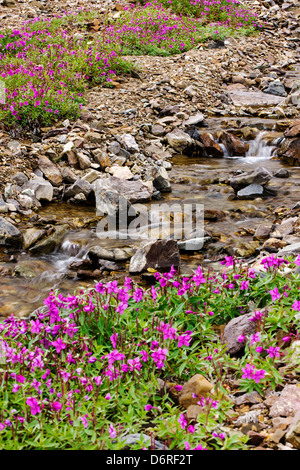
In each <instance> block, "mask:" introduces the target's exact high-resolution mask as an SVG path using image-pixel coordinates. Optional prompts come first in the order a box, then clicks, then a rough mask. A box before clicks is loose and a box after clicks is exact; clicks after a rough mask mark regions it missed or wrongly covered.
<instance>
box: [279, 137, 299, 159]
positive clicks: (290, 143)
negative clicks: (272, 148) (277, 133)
mask: <svg viewBox="0 0 300 470" xmlns="http://www.w3.org/2000/svg"><path fill="white" fill-rule="evenodd" d="M278 155H279V157H281V158H282V159H283V161H285V162H286V163H289V164H290V165H299V162H300V138H297V137H296V138H292V139H286V140H284V142H283V143H282V145H281V147H280V149H279V151H278Z"/></svg>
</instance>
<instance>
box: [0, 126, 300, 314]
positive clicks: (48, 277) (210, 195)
mask: <svg viewBox="0 0 300 470" xmlns="http://www.w3.org/2000/svg"><path fill="white" fill-rule="evenodd" d="M257 121H258V120H257V119H256V120H255V119H253V120H251V119H249V120H247V121H246V122H247V125H254V124H255V123H257ZM222 122H223V127H224V126H225V125H226V130H228V131H229V130H230V127H231V126H232V123H233V122H234V120H233V119H231V120H230V119H227V120H224V119H220V120H209V122H208V124H209V126H210V128H211V129H212V132H213V131H214V130H215V129H218V128H220V123H222ZM260 122H261V125H260V127H261V128H262V129H261V132H260V133H259V134H258V136H257V138H256V139H255V141H252V142H250V146H249V151H248V152H247V155H246V156H245V157H235V156H229V155H227V156H225V157H224V158H205V159H201V158H199V157H197V158H190V157H185V156H174V157H173V159H172V163H173V168H172V170H171V171H170V172H169V175H170V177H171V178H172V179H173V183H172V192H171V193H164V197H163V201H152V202H151V207H152V208H154V209H153V210H155V206H157V207H158V208H159V205H160V204H162V203H163V202H165V203H167V204H174V203H179V204H181V205H183V204H190V203H197V204H203V205H204V209H205V211H207V210H210V211H223V212H225V217H224V218H222V219H220V220H216V221H211V220H205V230H208V231H209V232H210V233H212V234H218V235H220V234H221V235H222V239H223V240H225V241H226V240H231V241H232V242H233V243H234V242H235V241H236V242H239V241H240V240H241V235H240V234H241V231H245V230H246V231H247V230H250V231H251V229H252V230H255V229H256V227H257V226H258V225H259V224H260V223H263V222H265V221H266V220H267V219H268V217H269V218H270V220H273V217H274V215H273V214H274V209H276V208H277V207H279V206H284V207H291V206H292V205H294V204H295V203H296V202H298V200H300V196H299V195H300V192H299V189H300V167H299V168H298V167H296V168H295V167H293V168H291V167H286V168H288V170H289V171H290V174H291V176H290V178H288V179H279V178H274V179H273V180H272V185H274V186H275V187H276V188H277V190H278V193H277V196H276V197H272V198H269V199H266V200H262V199H256V200H254V201H251V200H250V201H249V200H246V201H241V200H231V199H230V198H229V195H230V194H231V192H230V187H229V186H228V184H225V182H226V181H227V180H229V179H230V178H231V177H232V176H233V175H234V174H235V172H237V171H251V170H254V169H255V168H257V167H258V166H264V167H265V168H267V169H269V170H270V171H272V172H274V171H276V170H278V169H280V168H282V167H284V165H283V164H282V162H281V161H279V160H277V159H276V158H274V157H272V156H273V154H274V145H272V142H273V140H275V139H276V138H278V133H276V132H274V131H272V129H274V126H275V123H276V121H274V120H268V121H266V120H261V121H260ZM263 127H264V128H265V129H263ZM270 131H271V133H270ZM219 181H221V183H220V182H219ZM149 206H150V204H149ZM39 215H40V216H43V217H47V218H50V219H51V217H52V218H54V219H56V221H57V223H65V222H67V221H71V222H72V223H73V224H74V229H73V230H71V231H70V233H69V234H67V236H66V237H65V239H64V241H63V243H62V245H61V247H60V248H59V249H58V250H56V251H55V252H54V253H51V254H50V255H46V256H42V257H39V258H33V257H30V256H29V255H28V254H26V253H23V254H21V255H20V256H19V261H20V260H29V261H30V260H31V261H32V260H33V261H34V260H36V261H38V262H40V263H41V266H38V268H39V270H40V272H39V273H38V275H37V276H36V277H35V278H34V279H24V278H21V277H16V276H6V277H0V292H1V295H0V317H4V316H8V315H10V314H11V313H14V314H17V315H19V316H24V315H27V314H29V313H31V312H32V311H33V310H34V309H35V308H38V307H39V306H41V305H43V299H44V298H45V297H46V296H47V295H48V293H49V291H50V290H51V289H56V288H59V290H60V291H61V292H63V293H65V294H66V293H67V292H74V290H75V289H76V290H79V289H80V288H82V287H85V286H88V285H92V284H93V281H92V280H87V281H83V280H82V279H77V278H75V279H72V278H71V277H69V274H70V272H69V269H68V268H69V266H70V264H71V263H72V262H77V261H81V260H84V259H85V258H86V256H87V252H88V249H89V248H90V247H91V246H93V245H95V244H97V245H101V246H103V247H106V248H112V247H122V246H128V245H130V244H132V245H136V246H137V245H138V244H139V242H137V241H136V242H132V241H130V240H110V239H104V240H99V239H98V238H97V236H96V232H95V227H94V228H89V229H87V228H85V227H84V222H85V221H92V220H93V218H95V217H96V212H95V209H94V208H92V207H80V206H72V205H69V204H51V205H49V206H47V207H45V208H43V209H42V210H41V211H40V212H39ZM94 225H95V226H96V219H95V223H94ZM247 240H249V241H250V240H252V237H251V236H250V235H249V237H247V236H245V237H243V241H245V242H247ZM205 258H207V253H206V250H205V249H203V250H202V251H201V252H199V253H194V254H191V253H185V254H182V269H181V270H182V272H184V273H190V272H191V271H192V270H193V269H195V268H196V267H197V266H198V265H199V264H200V263H203V262H205ZM14 266H15V262H13V261H11V260H10V254H7V253H5V250H2V251H1V252H0V268H1V267H4V268H9V267H14ZM123 267H124V266H123ZM123 272H125V271H123ZM68 273H69V274H68ZM74 275H75V274H73V276H74ZM127 275H128V273H127ZM120 276H122V274H120Z"/></svg>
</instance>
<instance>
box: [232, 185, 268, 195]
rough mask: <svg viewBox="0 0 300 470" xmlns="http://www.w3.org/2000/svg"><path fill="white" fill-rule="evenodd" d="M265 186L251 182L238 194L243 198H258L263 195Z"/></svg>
mask: <svg viewBox="0 0 300 470" xmlns="http://www.w3.org/2000/svg"><path fill="white" fill-rule="evenodd" d="M263 193H264V188H263V186H261V185H260V184H249V185H248V186H246V187H245V188H243V189H240V190H239V191H238V192H237V196H238V197H239V198H241V199H248V198H256V197H260V196H262V195H263Z"/></svg>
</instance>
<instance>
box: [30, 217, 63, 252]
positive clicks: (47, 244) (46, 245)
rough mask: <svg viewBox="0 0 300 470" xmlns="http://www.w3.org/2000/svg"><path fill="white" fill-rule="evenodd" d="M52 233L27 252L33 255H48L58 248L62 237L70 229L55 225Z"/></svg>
mask: <svg viewBox="0 0 300 470" xmlns="http://www.w3.org/2000/svg"><path fill="white" fill-rule="evenodd" d="M53 230H54V231H53V232H52V233H51V235H49V236H48V237H47V238H46V239H44V240H42V241H40V242H38V243H37V244H36V245H34V246H32V247H31V248H30V249H29V251H30V253H32V254H33V255H46V254H50V253H52V252H53V251H55V249H56V248H58V247H59V246H60V245H61V243H62V241H63V238H64V236H65V235H66V234H67V233H68V232H69V231H70V227H69V226H68V225H67V224H65V225H56V226H55V227H54V229H53Z"/></svg>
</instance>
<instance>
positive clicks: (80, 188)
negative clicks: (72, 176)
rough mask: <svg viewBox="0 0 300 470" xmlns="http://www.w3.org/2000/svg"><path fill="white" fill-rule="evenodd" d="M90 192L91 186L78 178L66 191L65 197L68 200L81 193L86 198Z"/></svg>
mask: <svg viewBox="0 0 300 470" xmlns="http://www.w3.org/2000/svg"><path fill="white" fill-rule="evenodd" d="M92 191H93V188H92V185H91V184H90V183H89V182H88V181H84V180H83V179H80V178H79V179H78V180H76V181H75V183H73V184H72V186H70V187H69V188H68V189H67V190H66V192H65V197H66V198H67V199H69V198H70V197H74V196H76V194H80V193H83V194H84V195H85V196H86V197H88V196H89V195H90V194H91V192H92Z"/></svg>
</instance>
